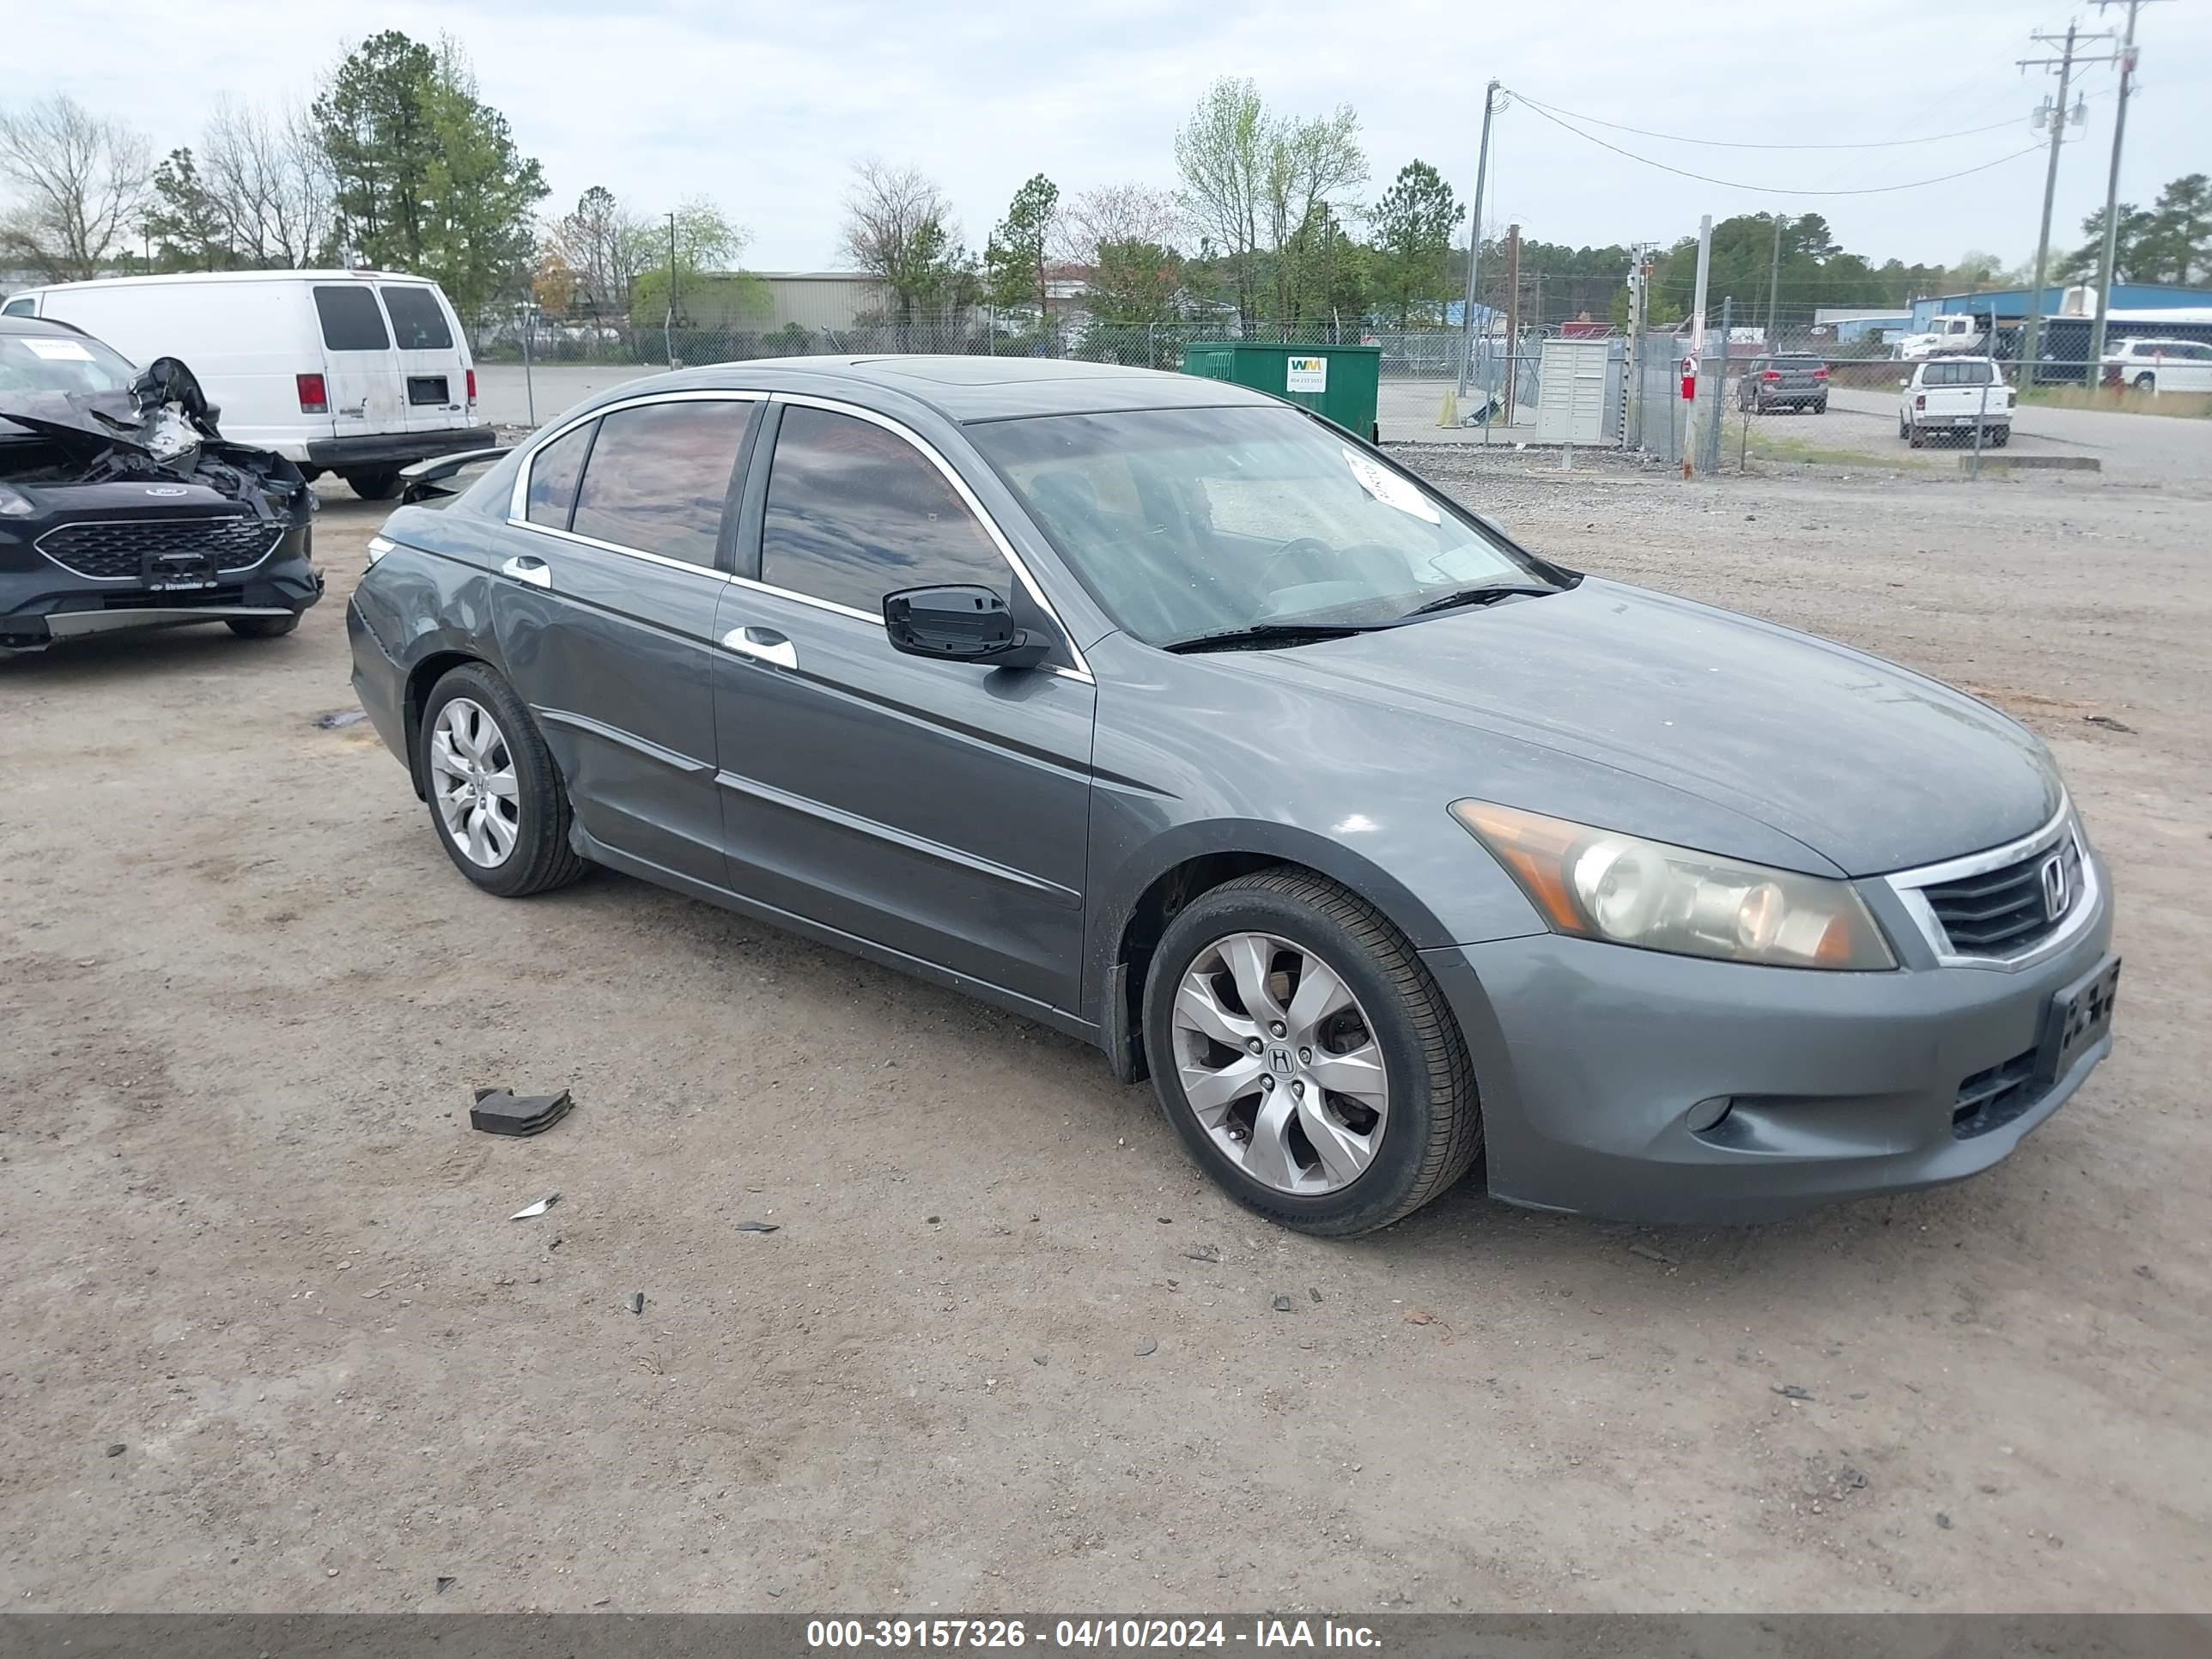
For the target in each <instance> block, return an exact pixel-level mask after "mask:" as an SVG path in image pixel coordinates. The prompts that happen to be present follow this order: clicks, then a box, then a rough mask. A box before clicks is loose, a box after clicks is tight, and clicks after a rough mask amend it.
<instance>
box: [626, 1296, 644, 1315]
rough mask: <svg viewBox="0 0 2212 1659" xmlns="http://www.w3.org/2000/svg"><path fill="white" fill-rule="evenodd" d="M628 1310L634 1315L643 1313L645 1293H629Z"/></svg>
mask: <svg viewBox="0 0 2212 1659" xmlns="http://www.w3.org/2000/svg"><path fill="white" fill-rule="evenodd" d="M629 1310H630V1311H631V1312H632V1313H634V1314H641V1313H643V1312H644V1311H645V1292H644V1291H631V1292H630V1293H629Z"/></svg>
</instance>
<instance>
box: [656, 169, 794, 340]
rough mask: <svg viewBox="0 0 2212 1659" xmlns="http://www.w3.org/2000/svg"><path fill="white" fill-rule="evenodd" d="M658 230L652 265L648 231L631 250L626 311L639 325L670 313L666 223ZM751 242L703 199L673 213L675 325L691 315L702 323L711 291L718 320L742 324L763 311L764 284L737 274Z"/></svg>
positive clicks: (741, 228) (694, 199)
mask: <svg viewBox="0 0 2212 1659" xmlns="http://www.w3.org/2000/svg"><path fill="white" fill-rule="evenodd" d="M660 231H661V235H660V239H659V240H660V246H659V250H658V255H657V258H658V261H659V262H658V263H657V264H655V263H651V262H650V261H651V259H652V258H653V256H652V255H648V254H647V252H646V247H647V244H648V243H649V241H650V240H651V234H650V231H649V229H648V230H647V232H646V233H645V234H642V235H640V236H638V237H637V238H635V246H633V247H632V248H631V249H630V254H631V256H632V257H637V258H639V259H640V268H639V270H638V271H637V275H636V277H635V280H634V281H633V282H632V283H631V285H630V301H629V303H630V310H631V313H632V314H633V316H634V317H635V319H636V320H637V321H638V322H640V323H641V324H658V323H659V322H660V321H661V320H662V319H664V318H665V317H667V316H668V315H669V313H670V310H671V307H670V305H669V292H670V290H669V286H668V282H669V273H670V264H669V260H670V247H669V242H670V238H669V236H668V227H667V225H666V224H665V222H664V223H663V224H662V225H661V227H660ZM751 240H752V237H751V234H750V232H748V231H747V230H746V229H745V228H744V226H742V225H738V224H732V222H730V220H729V218H728V216H726V215H725V214H724V213H723V211H722V210H721V209H720V207H718V206H716V205H715V204H714V203H713V202H711V201H709V200H708V198H707V197H703V196H694V197H689V198H687V199H686V200H685V201H684V204H683V205H681V206H680V207H678V209H677V210H676V227H675V237H674V258H675V265H674V270H675V277H676V288H675V296H676V303H675V306H674V307H673V309H674V312H675V320H676V323H677V325H678V326H679V327H681V326H684V325H688V324H689V323H690V319H692V318H693V317H701V318H702V319H703V317H704V316H705V314H706V313H705V311H704V307H703V300H704V295H705V294H706V293H707V291H708V289H709V288H710V287H711V288H712V289H714V292H715V295H716V297H715V301H714V310H715V312H716V313H718V314H719V315H720V316H723V317H728V318H732V319H736V320H739V321H744V320H748V319H753V318H757V317H759V316H761V315H762V314H763V313H765V312H766V311H767V310H768V308H769V293H768V285H767V284H766V283H763V282H762V281H761V280H760V279H759V278H758V277H757V276H745V275H744V273H742V272H740V271H738V270H736V265H737V263H738V258H740V257H741V256H742V255H743V254H744V251H745V247H746V245H747V244H748V243H750V241H751Z"/></svg>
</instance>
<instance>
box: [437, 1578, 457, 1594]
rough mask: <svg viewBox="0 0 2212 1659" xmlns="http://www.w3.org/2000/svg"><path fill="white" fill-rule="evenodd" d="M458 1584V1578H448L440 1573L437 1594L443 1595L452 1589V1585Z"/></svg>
mask: <svg viewBox="0 0 2212 1659" xmlns="http://www.w3.org/2000/svg"><path fill="white" fill-rule="evenodd" d="M460 1582H461V1581H460V1580H459V1579H458V1578H449V1577H446V1576H445V1575H444V1574H442V1573H441V1574H440V1575H439V1577H438V1594H439V1595H444V1594H445V1593H446V1592H447V1590H449V1589H453V1586H454V1585H456V1584H458V1583H460Z"/></svg>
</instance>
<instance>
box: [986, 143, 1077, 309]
mask: <svg viewBox="0 0 2212 1659" xmlns="http://www.w3.org/2000/svg"><path fill="white" fill-rule="evenodd" d="M1059 206H1060V186H1059V185H1055V184H1054V183H1053V181H1052V180H1051V179H1048V178H1046V177H1045V176H1044V174H1042V173H1038V174H1037V175H1036V177H1034V178H1032V179H1030V181H1029V182H1028V183H1027V184H1025V185H1023V186H1022V187H1021V188H1020V189H1019V190H1018V191H1015V192H1014V199H1013V202H1012V205H1010V206H1009V207H1008V208H1007V209H1006V217H1005V218H1004V219H1001V220H1000V222H999V223H998V226H997V228H994V230H993V231H992V232H991V235H990V240H988V241H987V242H986V243H985V244H984V247H983V272H984V276H983V289H984V292H985V293H986V294H987V295H988V296H989V298H990V301H991V303H992V304H993V305H994V306H1000V307H1006V308H1009V309H1011V308H1012V307H1018V306H1027V305H1035V306H1036V308H1037V317H1038V319H1039V320H1042V319H1043V317H1044V314H1045V311H1046V307H1047V304H1048V299H1049V295H1048V292H1047V288H1046V283H1045V264H1046V254H1045V244H1046V241H1047V240H1048V238H1049V237H1050V235H1051V234H1052V229H1053V221H1054V216H1055V214H1056V213H1057V210H1058V209H1059Z"/></svg>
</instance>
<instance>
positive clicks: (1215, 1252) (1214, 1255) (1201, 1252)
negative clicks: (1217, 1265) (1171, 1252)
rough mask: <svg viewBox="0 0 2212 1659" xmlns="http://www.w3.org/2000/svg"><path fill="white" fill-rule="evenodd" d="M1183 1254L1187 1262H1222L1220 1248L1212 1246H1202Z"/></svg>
mask: <svg viewBox="0 0 2212 1659" xmlns="http://www.w3.org/2000/svg"><path fill="white" fill-rule="evenodd" d="M1182 1254H1183V1259H1184V1260H1185V1261H1220V1260H1221V1251H1220V1249H1219V1248H1218V1246H1215V1245H1212V1244H1200V1245H1199V1246H1197V1247H1196V1248H1195V1249H1188V1250H1185V1251H1184V1252H1183V1253H1182Z"/></svg>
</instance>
